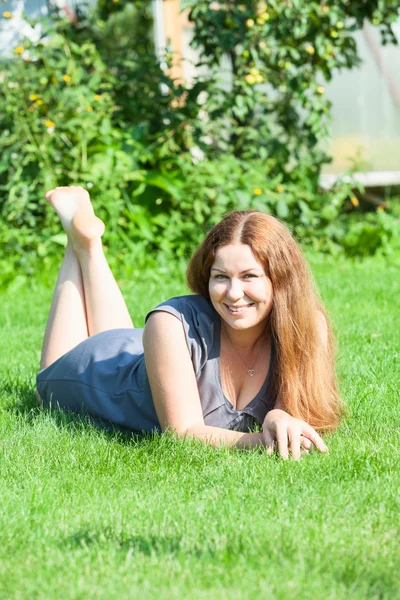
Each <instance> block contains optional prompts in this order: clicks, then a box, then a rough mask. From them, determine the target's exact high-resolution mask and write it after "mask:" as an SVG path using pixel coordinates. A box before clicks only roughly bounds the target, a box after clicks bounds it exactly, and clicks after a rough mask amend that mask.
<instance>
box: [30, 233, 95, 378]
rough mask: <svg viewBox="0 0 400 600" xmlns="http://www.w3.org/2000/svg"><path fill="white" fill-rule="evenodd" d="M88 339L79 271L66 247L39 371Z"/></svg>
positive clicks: (77, 263) (71, 251)
mask: <svg viewBox="0 0 400 600" xmlns="http://www.w3.org/2000/svg"><path fill="white" fill-rule="evenodd" d="M87 337H88V327H87V322H86V307H85V297H84V291H83V281H82V274H81V268H80V266H79V261H78V259H77V257H76V254H75V252H74V251H73V249H72V245H71V244H70V243H68V245H67V249H66V251H65V256H64V260H63V262H62V265H61V268H60V272H59V274H58V279H57V283H56V287H55V290H54V295H53V300H52V303H51V307H50V314H49V318H48V320H47V325H46V330H45V334H44V340H43V347H42V358H41V360H40V368H41V369H44V368H46V367H48V366H49V365H51V364H52V363H53V362H54V361H55V360H57V358H59V357H60V356H62V355H63V354H65V353H66V352H68V351H69V350H71V349H72V348H74V347H75V346H77V345H78V344H79V343H80V342H82V341H83V340H84V339H86V338H87Z"/></svg>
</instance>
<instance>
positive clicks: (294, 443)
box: [288, 424, 300, 460]
mask: <svg viewBox="0 0 400 600" xmlns="http://www.w3.org/2000/svg"><path fill="white" fill-rule="evenodd" d="M288 438H289V440H290V452H291V453H292V456H293V458H294V459H295V460H299V458H300V427H298V426H297V424H296V425H293V424H292V425H291V426H290V427H289V428H288Z"/></svg>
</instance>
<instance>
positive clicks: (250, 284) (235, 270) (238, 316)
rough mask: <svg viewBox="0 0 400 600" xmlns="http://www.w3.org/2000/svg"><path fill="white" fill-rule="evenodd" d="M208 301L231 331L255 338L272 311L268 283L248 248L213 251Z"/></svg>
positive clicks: (270, 292)
mask: <svg viewBox="0 0 400 600" xmlns="http://www.w3.org/2000/svg"><path fill="white" fill-rule="evenodd" d="M208 289H209V293H210V299H211V302H212V304H213V306H214V308H215V310H216V311H217V312H218V314H219V315H220V316H221V317H222V319H223V320H224V322H225V324H226V325H227V326H228V328H229V329H230V330H231V331H232V332H233V330H235V331H237V332H238V331H240V330H241V331H244V330H245V331H248V333H250V332H254V334H255V335H259V334H260V333H261V332H262V331H263V330H264V328H265V325H266V320H267V317H268V315H269V313H270V312H271V308H272V297H273V292H272V283H271V280H270V279H269V277H268V276H267V275H266V273H265V271H264V268H263V266H262V265H261V264H260V263H259V262H258V261H257V260H256V258H255V256H254V254H253V252H252V250H251V248H250V246H247V245H246V244H240V243H235V244H229V245H228V246H222V247H220V248H218V249H217V251H216V253H215V260H214V263H213V265H212V267H211V272H210V280H209V286H208Z"/></svg>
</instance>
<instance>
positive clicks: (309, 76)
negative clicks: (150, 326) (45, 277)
mask: <svg viewBox="0 0 400 600" xmlns="http://www.w3.org/2000/svg"><path fill="white" fill-rule="evenodd" d="M184 6H186V7H188V8H189V9H190V16H189V18H190V20H191V21H192V22H193V24H194V38H193V42H192V43H193V44H194V45H195V46H196V47H197V48H199V50H200V61H199V64H198V67H202V66H204V65H207V69H206V74H204V69H199V72H201V73H203V74H202V75H201V76H199V77H198V78H197V80H195V81H194V82H193V83H190V84H187V85H183V84H181V83H179V82H176V81H173V80H172V79H171V78H170V77H169V76H168V74H167V73H166V72H164V71H163V69H162V68H161V66H160V62H159V59H158V58H157V57H156V55H155V53H154V46H153V34H152V15H151V12H150V6H149V3H147V2H142V1H139V0H134V1H127V0H119V2H116V3H109V2H105V1H103V0H101V1H99V2H98V4H97V7H96V9H95V10H94V11H92V12H90V11H85V13H77V15H76V16H74V17H73V18H68V19H67V18H63V17H61V16H60V15H57V14H55V13H54V14H52V15H50V18H48V19H42V20H41V21H42V27H43V34H42V37H41V39H40V40H39V42H37V43H32V42H30V41H29V40H27V39H24V40H21V42H20V45H19V46H18V47H17V48H15V49H14V58H13V59H12V60H7V61H3V63H2V65H1V77H0V79H1V89H0V150H1V159H0V211H1V216H2V222H1V225H0V247H1V257H2V259H3V261H4V265H5V266H4V268H3V269H2V275H1V276H0V284H3V285H7V283H8V282H9V281H10V280H12V279H13V278H14V277H15V274H16V273H18V272H19V273H21V272H22V273H24V274H26V275H29V274H30V273H32V272H33V270H34V269H35V265H36V264H37V257H38V255H39V257H40V258H41V259H42V261H43V263H44V264H47V265H50V264H51V263H52V262H53V257H54V255H58V254H59V252H58V250H60V249H61V247H62V246H63V244H64V243H65V238H64V236H63V234H61V233H60V231H59V225H58V223H57V221H56V219H55V216H54V215H53V213H52V211H51V210H49V207H48V206H47V205H46V203H45V202H43V199H42V198H43V194H44V191H45V190H47V189H50V188H52V187H54V186H56V185H83V186H84V187H87V188H88V189H89V191H90V192H91V195H92V197H93V199H94V203H95V206H96V210H97V211H98V213H99V216H100V217H102V218H103V219H105V220H106V221H107V233H106V236H105V242H106V244H107V245H108V246H109V248H110V250H111V252H110V257H111V262H114V263H118V264H122V265H124V268H125V269H126V268H127V269H128V270H129V269H131V270H135V269H137V268H140V267H141V266H143V265H144V264H146V265H148V264H150V265H151V264H156V263H159V262H160V259H161V260H163V259H166V260H168V258H170V257H172V256H173V257H174V259H175V260H176V259H179V258H182V260H185V259H186V258H187V257H188V256H189V254H190V253H191V251H192V250H193V248H194V246H195V245H196V244H197V243H198V242H199V240H200V239H201V238H202V237H203V236H204V233H205V231H206V230H207V228H208V227H210V226H212V225H213V224H214V223H215V222H217V221H218V220H220V218H221V217H222V216H223V214H224V213H226V212H227V211H229V210H232V209H234V208H239V209H250V208H256V209H260V210H264V211H267V212H270V213H272V214H274V215H276V216H278V217H279V218H280V219H282V220H284V221H285V222H286V223H287V224H288V225H289V227H291V228H292V230H293V231H294V233H295V235H296V236H297V237H298V239H300V241H302V242H303V243H305V244H311V245H312V246H313V247H314V248H317V249H322V250H324V251H329V252H332V253H340V252H345V253H347V254H349V255H351V256H365V255H367V254H373V253H375V252H377V251H383V252H385V253H388V252H390V251H393V249H395V248H396V232H398V229H399V223H398V215H396V214H395V212H394V214H391V211H390V210H389V211H383V210H380V211H377V212H368V213H367V212H366V206H365V205H363V203H362V201H361V199H362V195H361V192H362V190H361V189H360V188H359V187H358V190H357V188H355V184H352V183H344V182H343V181H339V182H338V183H337V184H336V185H335V187H334V188H333V189H332V190H330V191H326V190H322V189H321V188H320V187H319V183H318V180H319V174H320V171H321V167H322V165H323V164H324V163H325V162H327V161H329V156H327V155H326V153H325V151H324V147H323V141H324V140H325V139H326V137H327V135H328V134H329V113H330V104H329V101H328V100H327V99H326V97H325V89H324V86H323V82H324V80H327V79H330V78H331V77H332V75H333V73H334V72H335V70H337V69H343V68H351V67H354V66H356V65H357V64H358V61H359V58H358V54H357V48H356V46H355V43H354V40H353V38H352V37H351V33H352V32H353V31H354V30H355V29H357V28H359V27H360V26H361V25H362V23H363V20H364V19H369V20H371V22H372V23H373V24H374V25H375V26H377V27H379V28H380V30H381V33H382V38H383V41H384V43H395V39H394V35H393V32H392V30H391V23H392V22H393V21H394V20H395V19H397V18H398V15H399V7H398V3H397V2H396V1H387V2H382V1H370V0H368V1H365V2H363V3H361V4H360V3H357V5H356V6H355V4H354V3H350V2H337V1H336V2H320V3H318V2H305V1H303V0H293V1H290V2H275V1H271V2H269V3H268V5H267V4H266V3H264V2H254V1H249V0H248V1H244V2H242V3H240V4H236V3H234V2H220V3H218V4H217V3H213V2H210V1H209V0H207V1H196V2H191V1H186V2H185V4H184ZM4 15H6V13H4V14H3V18H8V17H7V16H4ZM222 55H226V56H228V57H229V60H230V63H231V72H232V75H231V81H230V87H229V89H226V85H224V84H223V83H222V82H221V78H220V77H219V66H220V63H221V58H222ZM172 58H173V57H172V56H171V55H170V54H169V55H167V56H166V61H167V64H171V61H172ZM356 168H359V165H357V164H356V163H355V164H354V169H356ZM380 208H381V209H382V207H380Z"/></svg>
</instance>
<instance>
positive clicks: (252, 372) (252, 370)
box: [247, 369, 254, 377]
mask: <svg viewBox="0 0 400 600" xmlns="http://www.w3.org/2000/svg"><path fill="white" fill-rule="evenodd" d="M247 372H248V374H249V375H250V377H253V375H254V369H249V370H248V371H247Z"/></svg>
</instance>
